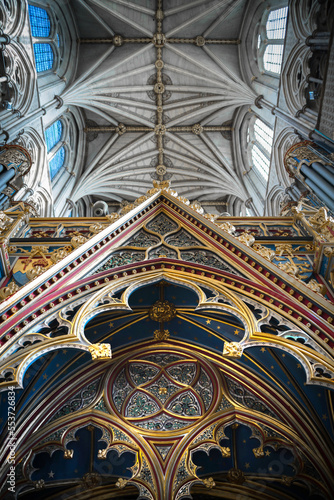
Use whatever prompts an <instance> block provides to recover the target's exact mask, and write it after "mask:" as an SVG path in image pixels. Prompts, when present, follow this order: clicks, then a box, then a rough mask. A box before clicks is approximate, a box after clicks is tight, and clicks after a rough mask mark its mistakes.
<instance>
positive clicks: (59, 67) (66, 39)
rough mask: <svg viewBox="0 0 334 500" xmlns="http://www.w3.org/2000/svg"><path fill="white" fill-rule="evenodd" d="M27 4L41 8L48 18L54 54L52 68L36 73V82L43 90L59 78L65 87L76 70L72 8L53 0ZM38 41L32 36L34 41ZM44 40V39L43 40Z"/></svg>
mask: <svg viewBox="0 0 334 500" xmlns="http://www.w3.org/2000/svg"><path fill="white" fill-rule="evenodd" d="M28 4H29V5H32V6H36V7H38V8H41V9H43V10H44V11H45V12H46V13H47V15H48V17H49V19H50V34H49V36H48V38H47V41H48V43H49V44H50V46H51V49H52V51H53V54H54V62H53V66H52V70H49V71H45V72H41V73H38V84H39V87H40V89H41V91H42V92H43V87H46V86H47V87H49V86H50V85H56V84H57V83H58V82H59V81H60V80H61V81H63V82H65V85H64V84H63V85H62V87H66V86H67V85H68V84H69V83H70V82H71V81H72V79H73V77H74V75H75V71H76V64H73V61H76V60H77V50H78V47H77V38H78V36H77V34H76V33H77V29H76V23H75V21H74V19H73V13H72V10H71V9H70V8H69V7H68V6H67V5H66V4H64V3H63V2H59V1H57V0H56V1H54V2H52V5H46V4H45V2H44V1H43V0H29V2H28ZM42 40H44V38H43V39H41V42H39V39H38V38H33V41H34V43H35V42H36V43H42ZM44 42H45V40H44Z"/></svg>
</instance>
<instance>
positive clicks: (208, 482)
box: [203, 477, 216, 490]
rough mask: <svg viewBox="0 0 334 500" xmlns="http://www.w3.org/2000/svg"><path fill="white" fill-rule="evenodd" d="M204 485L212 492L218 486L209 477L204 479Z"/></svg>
mask: <svg viewBox="0 0 334 500" xmlns="http://www.w3.org/2000/svg"><path fill="white" fill-rule="evenodd" d="M203 483H204V485H205V486H206V488H208V489H209V490H211V488H213V487H214V486H216V483H215V482H214V480H213V478H212V477H208V478H207V479H203Z"/></svg>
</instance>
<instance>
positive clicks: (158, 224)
mask: <svg viewBox="0 0 334 500" xmlns="http://www.w3.org/2000/svg"><path fill="white" fill-rule="evenodd" d="M146 227H147V229H149V230H150V231H154V232H155V233H158V234H160V235H161V236H163V235H165V234H167V233H170V232H171V231H175V230H176V229H177V228H178V224H177V223H176V222H174V221H173V220H172V219H170V218H169V217H167V215H165V214H159V215H158V216H157V217H155V219H153V220H152V221H151V222H149V223H148V224H147V225H146Z"/></svg>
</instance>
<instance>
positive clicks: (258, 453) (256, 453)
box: [253, 446, 264, 458]
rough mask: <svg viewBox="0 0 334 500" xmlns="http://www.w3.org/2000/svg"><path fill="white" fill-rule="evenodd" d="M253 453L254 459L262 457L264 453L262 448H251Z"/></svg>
mask: <svg viewBox="0 0 334 500" xmlns="http://www.w3.org/2000/svg"><path fill="white" fill-rule="evenodd" d="M253 453H254V456H255V458H261V457H264V451H263V447H262V446H259V447H258V448H253Z"/></svg>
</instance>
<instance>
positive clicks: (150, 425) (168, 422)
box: [134, 413, 193, 432]
mask: <svg viewBox="0 0 334 500" xmlns="http://www.w3.org/2000/svg"><path fill="white" fill-rule="evenodd" d="M192 423H193V421H190V420H178V419H177V418H175V417H171V416H170V415H166V414H165V413H162V414H160V415H158V416H157V417H155V418H154V419H152V420H142V421H140V422H134V425H135V426H136V427H140V428H141V429H146V430H151V431H157V432H160V431H164V432H170V431H176V430H179V429H183V428H184V427H187V426H188V425H191V424H192Z"/></svg>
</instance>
